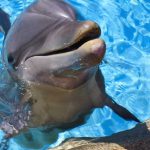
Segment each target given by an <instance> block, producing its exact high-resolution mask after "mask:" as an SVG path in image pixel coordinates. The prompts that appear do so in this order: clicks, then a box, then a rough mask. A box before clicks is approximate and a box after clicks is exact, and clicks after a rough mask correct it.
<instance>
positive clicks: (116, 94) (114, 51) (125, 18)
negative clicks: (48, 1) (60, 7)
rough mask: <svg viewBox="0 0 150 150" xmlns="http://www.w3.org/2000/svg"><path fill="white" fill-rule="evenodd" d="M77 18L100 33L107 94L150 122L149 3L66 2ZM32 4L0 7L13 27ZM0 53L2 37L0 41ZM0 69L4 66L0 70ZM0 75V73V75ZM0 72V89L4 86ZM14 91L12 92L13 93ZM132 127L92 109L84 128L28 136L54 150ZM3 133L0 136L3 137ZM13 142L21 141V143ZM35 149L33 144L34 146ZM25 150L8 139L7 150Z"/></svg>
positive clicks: (23, 0)
mask: <svg viewBox="0 0 150 150" xmlns="http://www.w3.org/2000/svg"><path fill="white" fill-rule="evenodd" d="M67 1H68V3H70V4H71V5H73V6H74V7H75V8H76V9H77V10H78V11H79V12H80V16H79V17H80V18H81V16H84V18H85V19H86V20H94V21H96V22H97V23H98V24H99V25H100V26H101V29H102V36H101V37H102V38H103V39H104V40H105V42H106V44H107V53H106V55H105V58H104V62H103V63H102V64H101V65H100V69H101V70H102V72H103V75H104V77H105V84H106V90H107V93H108V94H109V95H110V96H112V97H113V99H114V100H115V101H116V102H118V103H119V104H121V105H123V106H124V107H126V108H127V109H128V110H130V112H132V113H133V114H135V115H136V116H137V117H138V118H139V119H140V120H141V121H145V120H147V119H148V118H150V109H149V108H150V94H149V93H150V25H149V23H150V15H149V14H150V2H149V1H148V0H67ZM31 2H32V0H13V1H11V0H3V1H1V2H0V7H2V8H3V9H4V10H5V11H6V12H8V13H9V14H10V17H11V21H12V22H13V21H14V20H15V18H16V16H17V15H18V14H20V12H21V11H22V10H23V9H24V8H25V7H27V6H28V5H29V4H30V3H31ZM0 36H1V38H0V42H1V47H2V40H3V36H2V35H0ZM0 66H1V68H2V65H1V64H0ZM1 70H2V69H1ZM0 72H1V75H0V79H1V82H0V83H1V84H0V87H1V88H3V86H6V83H5V84H4V83H3V80H2V79H3V78H4V75H3V72H2V71H0ZM13 92H14V91H12V93H13ZM135 125H136V123H135V122H133V121H125V120H124V119H122V118H120V117H119V116H118V115H117V114H115V113H114V112H112V110H111V109H110V108H108V107H105V108H103V109H95V110H94V111H93V113H92V114H91V115H89V116H87V117H86V123H85V124H83V125H80V126H78V127H76V128H73V129H70V130H67V131H61V130H58V129H56V130H55V131H53V132H51V133H45V134H43V133H41V132H40V131H39V130H37V129H35V130H32V133H33V134H34V135H36V137H34V138H35V139H34V141H35V144H37V143H38V144H39V145H45V146H44V147H43V148H42V149H43V150H46V149H47V148H48V147H49V146H51V147H53V146H56V145H58V144H60V143H61V142H62V141H63V140H64V139H66V138H70V137H100V136H106V135H111V134H112V133H116V132H119V131H123V130H127V129H130V128H133V127H134V126H135ZM2 135H3V133H2V132H1V137H2ZM17 140H20V141H21V140H23V137H20V138H19V139H17ZM32 144H33V143H32ZM22 149H23V150H24V149H25V148H21V146H19V145H18V144H17V142H16V139H12V140H11V141H10V142H9V150H22Z"/></svg>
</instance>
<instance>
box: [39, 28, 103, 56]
mask: <svg viewBox="0 0 150 150" xmlns="http://www.w3.org/2000/svg"><path fill="white" fill-rule="evenodd" d="M100 34H101V30H100V27H99V26H98V25H97V26H95V28H94V29H91V30H89V31H87V32H86V33H84V34H83V35H81V36H80V37H79V38H78V39H76V40H75V41H74V42H72V43H70V44H69V45H68V46H66V47H64V48H62V49H56V50H54V51H52V52H47V53H45V54H40V56H48V55H57V54H62V53H67V52H71V51H74V50H76V49H78V48H79V47H81V46H82V45H83V44H85V43H86V42H89V41H90V40H94V39H97V38H99V37H100Z"/></svg>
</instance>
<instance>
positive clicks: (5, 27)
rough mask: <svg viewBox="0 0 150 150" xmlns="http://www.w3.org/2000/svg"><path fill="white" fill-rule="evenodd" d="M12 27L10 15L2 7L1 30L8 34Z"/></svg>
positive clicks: (0, 12)
mask: <svg viewBox="0 0 150 150" xmlns="http://www.w3.org/2000/svg"><path fill="white" fill-rule="evenodd" d="M10 27H11V23H10V20H9V15H8V14H7V13H6V12H4V11H3V10H2V9H1V8H0V32H4V33H5V36H6V35H7V33H8V31H9V29H10Z"/></svg>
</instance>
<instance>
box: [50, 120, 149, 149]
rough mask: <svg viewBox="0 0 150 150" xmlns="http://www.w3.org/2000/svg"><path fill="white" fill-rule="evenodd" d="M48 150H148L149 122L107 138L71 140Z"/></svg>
mask: <svg viewBox="0 0 150 150" xmlns="http://www.w3.org/2000/svg"><path fill="white" fill-rule="evenodd" d="M50 150H150V120H148V121H146V122H145V123H141V124H138V125H137V126H136V127H135V128H133V129H131V130H128V131H124V132H120V133H116V134H113V135H112V136H109V137H105V138H98V139H72V140H69V141H66V142H64V143H63V144H62V145H61V146H59V147H57V148H54V149H50Z"/></svg>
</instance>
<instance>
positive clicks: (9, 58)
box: [8, 55, 14, 64]
mask: <svg viewBox="0 0 150 150" xmlns="http://www.w3.org/2000/svg"><path fill="white" fill-rule="evenodd" d="M8 63H10V64H13V63H14V58H13V57H12V56H11V55H9V56H8Z"/></svg>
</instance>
